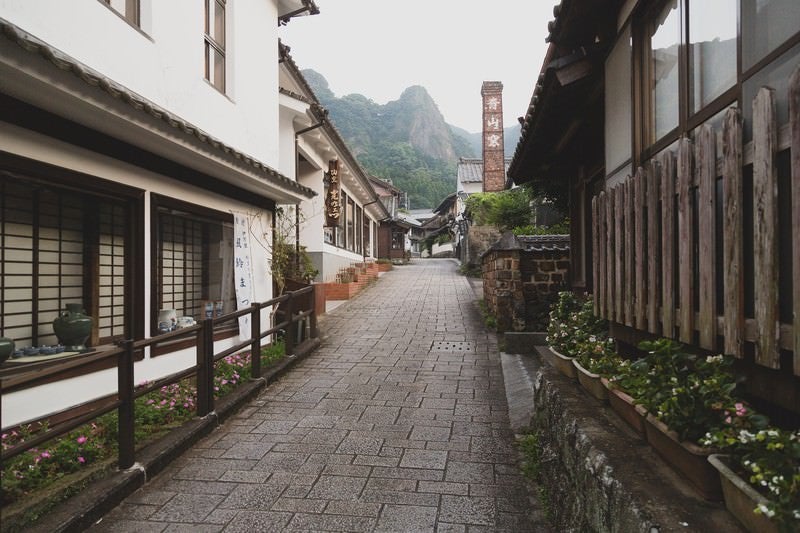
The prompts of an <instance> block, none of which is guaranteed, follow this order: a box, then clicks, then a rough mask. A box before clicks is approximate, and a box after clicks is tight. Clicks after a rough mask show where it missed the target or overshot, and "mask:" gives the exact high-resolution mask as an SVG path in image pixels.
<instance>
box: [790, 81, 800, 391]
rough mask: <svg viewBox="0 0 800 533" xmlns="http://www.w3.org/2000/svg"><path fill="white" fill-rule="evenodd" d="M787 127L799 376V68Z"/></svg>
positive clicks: (795, 348) (792, 84) (796, 372)
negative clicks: (789, 133) (789, 134)
mask: <svg viewBox="0 0 800 533" xmlns="http://www.w3.org/2000/svg"><path fill="white" fill-rule="evenodd" d="M789 125H790V131H791V132H792V133H791V137H792V141H791V148H790V149H791V167H792V168H791V178H792V250H793V251H792V270H793V273H792V293H793V296H792V304H793V310H792V311H793V315H794V343H793V347H792V348H793V352H794V365H793V367H794V375H795V376H800V67H797V68H796V69H795V71H794V73H793V74H792V77H791V78H790V80H789Z"/></svg>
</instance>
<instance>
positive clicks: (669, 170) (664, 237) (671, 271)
mask: <svg viewBox="0 0 800 533" xmlns="http://www.w3.org/2000/svg"><path fill="white" fill-rule="evenodd" d="M662 157H663V161H662V165H661V168H662V172H661V263H662V264H663V265H664V266H663V268H662V270H661V312H662V317H661V326H662V329H663V332H662V333H663V335H664V336H665V337H668V338H670V339H674V338H675V158H674V156H673V154H672V152H670V151H669V150H665V151H664V155H663V156H662Z"/></svg>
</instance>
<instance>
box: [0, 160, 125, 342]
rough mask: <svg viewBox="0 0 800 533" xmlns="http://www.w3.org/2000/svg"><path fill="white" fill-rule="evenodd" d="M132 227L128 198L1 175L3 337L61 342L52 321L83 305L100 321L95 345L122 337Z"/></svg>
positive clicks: (0, 309) (0, 306)
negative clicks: (127, 230) (118, 199)
mask: <svg viewBox="0 0 800 533" xmlns="http://www.w3.org/2000/svg"><path fill="white" fill-rule="evenodd" d="M128 224H129V220H128V212H127V208H126V206H125V204H124V203H123V202H115V201H114V200H112V199H109V198H100V197H95V196H92V195H89V194H81V193H77V192H71V191H66V190H62V189H59V188H57V187H50V186H48V185H44V184H41V183H38V182H34V181H25V180H22V179H14V178H10V177H6V176H3V177H0V330H2V334H3V336H6V337H10V338H12V339H13V340H14V341H15V343H16V345H17V347H25V346H41V345H45V344H56V343H57V342H58V339H57V338H56V336H55V334H54V332H53V326H52V324H53V320H54V319H55V318H56V317H57V316H58V313H59V312H60V311H61V310H62V309H64V307H65V305H66V304H67V303H78V304H81V305H83V307H84V308H85V309H86V311H87V313H88V314H89V315H91V316H93V317H94V318H95V326H96V327H95V330H94V331H93V332H92V337H91V340H90V344H92V345H94V344H97V343H101V344H102V343H107V342H110V341H112V340H114V339H117V338H123V337H124V336H125V333H126V324H125V319H124V316H125V297H126V291H125V275H124V265H125V261H126V251H127V250H128V246H127V245H126V239H125V228H126V227H127V225H128ZM98 294H99V299H97V298H95V296H96V295H98Z"/></svg>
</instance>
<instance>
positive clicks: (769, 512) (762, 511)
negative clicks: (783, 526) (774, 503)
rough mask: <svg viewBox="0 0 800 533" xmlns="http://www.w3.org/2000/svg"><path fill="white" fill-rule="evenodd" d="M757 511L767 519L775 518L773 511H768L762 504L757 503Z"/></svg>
mask: <svg viewBox="0 0 800 533" xmlns="http://www.w3.org/2000/svg"><path fill="white" fill-rule="evenodd" d="M758 510H759V511H760V512H761V513H763V514H765V515H767V516H768V517H769V518H772V517H773V516H775V511H773V510H772V509H770V508H769V507H767V506H766V505H764V504H763V503H759V504H758Z"/></svg>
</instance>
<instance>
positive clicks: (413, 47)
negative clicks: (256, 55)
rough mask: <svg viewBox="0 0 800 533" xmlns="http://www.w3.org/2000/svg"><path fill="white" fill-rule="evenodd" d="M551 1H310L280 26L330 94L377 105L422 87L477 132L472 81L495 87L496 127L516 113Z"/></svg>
mask: <svg viewBox="0 0 800 533" xmlns="http://www.w3.org/2000/svg"><path fill="white" fill-rule="evenodd" d="M557 3H558V1H557V0H489V1H487V0H400V1H398V0H394V1H389V0H317V5H318V6H319V8H320V14H319V15H315V16H312V17H298V18H295V19H292V20H291V21H290V22H289V24H288V25H287V26H285V27H283V28H281V30H280V32H279V33H280V36H281V38H282V40H283V43H284V44H287V45H289V46H290V47H291V49H292V51H291V54H292V57H293V58H294V60H295V62H296V63H297V65H298V66H299V67H300V68H301V69H305V68H312V69H314V70H316V71H318V72H319V73H321V74H322V75H323V76H325V78H326V79H327V80H328V83H329V84H330V87H331V90H332V91H333V92H334V93H336V95H337V96H344V95H346V94H351V93H359V94H363V95H364V96H366V97H368V98H371V99H372V100H375V101H376V102H378V103H380V104H384V103H386V102H388V101H390V100H396V99H397V98H398V97H399V96H400V93H402V92H403V90H404V89H405V88H406V87H409V86H411V85H422V86H424V87H425V88H426V89H427V90H428V92H429V93H430V94H431V96H432V97H433V99H434V100H435V101H436V104H437V105H438V106H439V110H440V111H441V112H442V114H443V115H444V118H445V120H446V121H447V122H448V123H450V124H453V125H455V126H459V127H461V128H464V129H466V130H467V131H470V132H478V131H481V95H480V90H481V84H482V83H483V81H484V80H487V81H501V82H502V83H503V108H504V118H505V120H504V122H505V126H506V127H508V126H511V125H512V124H513V123H515V122H516V120H517V117H519V116H521V115H524V114H525V113H526V111H527V108H528V104H529V102H530V98H531V94H533V87H534V83H535V80H536V78H537V76H538V75H539V69H540V67H541V65H542V60H543V59H544V54H545V52H546V50H547V43H545V42H544V39H545V37H546V36H547V34H548V32H547V23H548V22H549V21H550V20H552V19H553V5H554V4H557Z"/></svg>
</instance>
